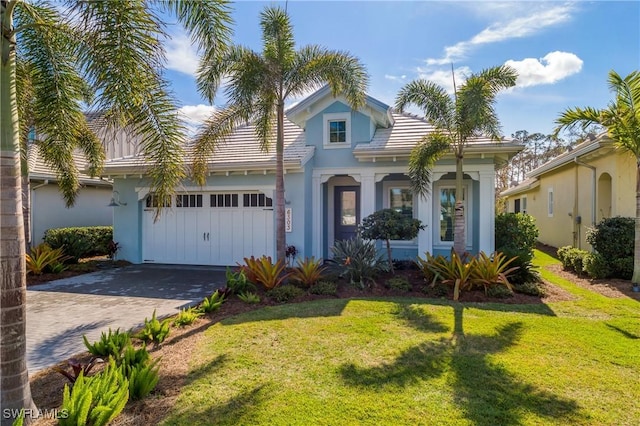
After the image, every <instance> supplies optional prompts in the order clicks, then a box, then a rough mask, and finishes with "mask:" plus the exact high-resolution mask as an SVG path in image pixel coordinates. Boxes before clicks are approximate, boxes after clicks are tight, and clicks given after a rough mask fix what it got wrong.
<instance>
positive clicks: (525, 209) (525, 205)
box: [520, 195, 527, 214]
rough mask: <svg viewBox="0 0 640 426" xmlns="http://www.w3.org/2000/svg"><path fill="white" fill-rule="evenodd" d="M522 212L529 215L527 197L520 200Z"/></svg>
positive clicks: (524, 196)
mask: <svg viewBox="0 0 640 426" xmlns="http://www.w3.org/2000/svg"><path fill="white" fill-rule="evenodd" d="M520 210H521V211H522V214H527V196H526V195H523V196H522V198H521V199H520Z"/></svg>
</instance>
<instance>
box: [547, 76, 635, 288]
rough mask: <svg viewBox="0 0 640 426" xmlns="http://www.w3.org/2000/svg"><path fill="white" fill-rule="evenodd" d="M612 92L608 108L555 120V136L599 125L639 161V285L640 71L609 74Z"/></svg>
mask: <svg viewBox="0 0 640 426" xmlns="http://www.w3.org/2000/svg"><path fill="white" fill-rule="evenodd" d="M608 83H609V89H610V90H611V91H612V92H613V93H614V94H615V98H614V100H613V101H611V102H610V103H609V105H608V106H607V107H606V108H603V109H596V108H592V107H586V108H569V109H567V110H565V111H564V112H563V113H562V114H561V115H560V117H558V118H557V119H556V124H557V125H558V127H556V129H555V133H556V134H557V133H559V132H560V131H561V130H563V129H569V130H571V129H573V128H575V127H577V126H580V127H582V128H586V127H588V126H590V125H591V124H599V125H601V126H603V127H604V128H606V129H607V135H608V136H609V137H610V138H611V139H612V140H613V141H614V143H615V144H616V146H617V147H618V148H619V149H622V150H624V151H628V152H630V153H632V154H633V155H634V156H635V158H636V169H637V173H636V175H637V178H636V218H635V219H636V220H635V231H634V233H635V244H634V245H635V249H634V256H633V259H634V264H633V276H632V278H631V281H632V282H633V283H634V284H635V285H637V284H640V71H637V70H636V71H633V72H631V73H629V75H627V76H626V77H624V78H622V77H621V76H620V75H619V74H618V73H616V72H615V71H613V70H611V71H609V80H608Z"/></svg>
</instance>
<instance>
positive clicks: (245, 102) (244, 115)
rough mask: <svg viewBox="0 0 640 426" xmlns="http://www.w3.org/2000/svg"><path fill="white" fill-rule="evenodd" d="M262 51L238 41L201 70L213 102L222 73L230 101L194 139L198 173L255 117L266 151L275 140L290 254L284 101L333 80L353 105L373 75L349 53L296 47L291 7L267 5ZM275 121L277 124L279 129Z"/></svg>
mask: <svg viewBox="0 0 640 426" xmlns="http://www.w3.org/2000/svg"><path fill="white" fill-rule="evenodd" d="M260 25H261V27H262V40H263V51H262V53H257V52H254V51H252V50H250V49H248V48H246V47H242V46H234V47H232V48H231V49H229V51H228V52H227V55H226V57H225V58H224V59H223V60H222V61H207V58H206V57H205V58H204V60H203V62H202V63H201V67H200V69H199V70H198V88H199V90H200V92H201V93H202V95H203V96H204V97H205V98H207V99H208V100H209V102H211V103H213V100H214V97H215V95H216V92H217V90H218V87H219V85H220V82H221V80H222V78H223V77H227V78H228V79H229V80H228V85H227V87H226V89H225V94H226V96H227V98H228V104H227V105H226V107H225V108H224V109H222V110H220V111H217V112H215V113H214V114H213V115H212V116H211V117H210V119H209V120H207V121H206V122H205V123H204V127H203V129H202V130H201V131H200V133H199V134H198V135H197V136H196V140H195V143H194V150H193V154H194V163H193V170H192V173H193V177H194V179H195V180H196V182H198V183H199V184H201V185H204V183H205V181H206V175H207V171H208V165H207V161H208V157H209V156H210V155H211V154H212V153H213V152H214V150H215V148H216V146H218V144H220V143H222V142H223V141H224V138H225V136H227V135H229V134H230V133H231V132H233V130H234V129H235V128H237V127H238V126H240V125H243V124H245V123H253V124H255V128H256V136H257V137H258V141H259V143H260V145H261V148H262V149H263V150H264V151H268V149H269V148H270V146H271V143H272V141H273V137H274V134H273V133H274V130H275V142H276V193H275V198H276V251H277V258H278V259H282V260H284V259H285V250H286V240H285V207H284V205H285V200H284V173H283V153H284V105H285V102H286V100H287V99H288V98H291V97H297V96H301V95H303V94H305V93H307V92H308V91H310V90H313V89H317V88H319V87H320V86H321V85H323V84H325V83H328V84H329V87H330V88H331V91H332V94H333V95H334V96H336V95H338V94H343V95H344V96H345V97H346V99H347V101H348V102H349V103H350V104H351V106H352V107H353V108H358V107H359V106H361V105H363V104H364V100H365V90H366V88H367V84H368V76H367V73H366V71H365V68H364V66H363V65H362V64H361V63H360V61H359V60H358V59H357V58H356V57H354V56H352V55H350V54H347V53H344V52H339V51H334V50H328V49H326V48H324V47H320V46H315V45H309V46H304V47H302V48H300V49H299V50H296V49H295V42H294V39H293V28H292V26H291V23H290V21H289V16H288V14H287V12H286V11H284V10H282V9H280V8H278V7H267V8H266V9H265V10H264V11H263V12H262V13H261V17H260ZM274 127H275V129H274Z"/></svg>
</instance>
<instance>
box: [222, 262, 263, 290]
mask: <svg viewBox="0 0 640 426" xmlns="http://www.w3.org/2000/svg"><path fill="white" fill-rule="evenodd" d="M248 272H250V271H248ZM226 278H227V288H228V289H229V290H230V291H231V292H232V293H233V294H240V293H243V292H245V291H249V290H254V291H255V289H256V286H255V285H253V282H252V280H250V279H249V278H248V277H247V274H246V272H245V269H244V268H243V267H242V266H241V267H240V270H239V271H237V272H233V271H232V270H231V268H228V267H227V272H226ZM251 278H252V279H253V280H255V279H256V278H255V277H254V276H253V275H252V276H251Z"/></svg>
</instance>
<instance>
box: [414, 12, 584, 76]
mask: <svg viewBox="0 0 640 426" xmlns="http://www.w3.org/2000/svg"><path fill="white" fill-rule="evenodd" d="M573 9H574V6H573V5H571V4H565V5H561V6H554V7H551V8H550V9H545V10H541V11H537V12H535V13H533V14H530V15H528V16H522V17H518V18H514V19H511V20H509V21H507V22H496V23H494V24H492V25H490V26H488V27H487V28H485V29H484V30H482V31H480V32H479V33H478V34H476V35H475V36H473V37H472V38H471V39H470V40H466V41H461V42H459V43H456V44H454V45H453V46H447V47H445V49H444V56H443V57H442V58H429V59H427V60H426V63H427V65H445V64H449V63H452V62H455V61H457V60H460V59H462V58H464V57H465V56H466V54H467V52H468V51H469V50H471V49H472V48H474V47H475V46H479V45H483V44H489V43H497V42H500V41H504V40H509V39H512V38H522V37H527V36H530V35H532V34H535V33H537V32H539V31H541V30H543V29H545V28H547V27H550V26H553V25H558V24H561V23H564V22H567V21H568V20H570V19H571V12H572V11H573Z"/></svg>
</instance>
